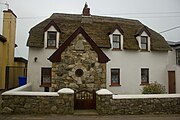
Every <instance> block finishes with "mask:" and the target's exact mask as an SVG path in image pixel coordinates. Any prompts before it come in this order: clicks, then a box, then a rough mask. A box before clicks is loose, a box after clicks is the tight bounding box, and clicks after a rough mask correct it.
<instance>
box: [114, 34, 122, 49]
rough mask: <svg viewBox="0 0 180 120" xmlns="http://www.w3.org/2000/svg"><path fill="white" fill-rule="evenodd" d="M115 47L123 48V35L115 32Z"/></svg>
mask: <svg viewBox="0 0 180 120" xmlns="http://www.w3.org/2000/svg"><path fill="white" fill-rule="evenodd" d="M113 49H121V35H117V34H113Z"/></svg>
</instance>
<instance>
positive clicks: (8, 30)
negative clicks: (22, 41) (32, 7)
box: [0, 10, 16, 89]
mask: <svg viewBox="0 0 180 120" xmlns="http://www.w3.org/2000/svg"><path fill="white" fill-rule="evenodd" d="M15 34H16V15H15V14H14V13H13V12H12V11H11V10H6V11H3V34H2V35H3V36H4V37H5V38H6V40H7V41H6V42H5V43H2V42H0V89H5V75H6V73H5V72H6V66H13V65H14V47H15Z"/></svg>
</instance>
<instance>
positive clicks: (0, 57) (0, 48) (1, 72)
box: [0, 42, 6, 89]
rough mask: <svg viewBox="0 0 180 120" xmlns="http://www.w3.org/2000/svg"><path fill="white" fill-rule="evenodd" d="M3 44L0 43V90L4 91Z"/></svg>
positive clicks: (4, 63) (4, 65) (4, 64)
mask: <svg viewBox="0 0 180 120" xmlns="http://www.w3.org/2000/svg"><path fill="white" fill-rule="evenodd" d="M5 45H6V44H5V43H3V42H0V89H5V81H4V80H5V70H6V62H5V59H4V57H5V55H6V54H5V48H6V47H5Z"/></svg>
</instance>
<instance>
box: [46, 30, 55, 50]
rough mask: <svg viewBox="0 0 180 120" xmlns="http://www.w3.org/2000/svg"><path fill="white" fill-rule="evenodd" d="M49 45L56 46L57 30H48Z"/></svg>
mask: <svg viewBox="0 0 180 120" xmlns="http://www.w3.org/2000/svg"><path fill="white" fill-rule="evenodd" d="M47 46H48V47H50V46H53V47H55V46H56V32H51V31H50V32H48V36H47Z"/></svg>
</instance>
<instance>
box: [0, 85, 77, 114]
mask: <svg viewBox="0 0 180 120" xmlns="http://www.w3.org/2000/svg"><path fill="white" fill-rule="evenodd" d="M2 101H3V103H2V106H1V107H2V108H1V109H2V113H19V114H73V113H74V91H73V90H71V89H69V88H64V89H61V90H59V91H58V92H24V91H23V92H21V91H11V92H5V93H3V94H2Z"/></svg>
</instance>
